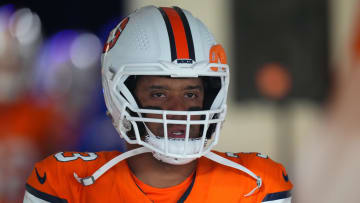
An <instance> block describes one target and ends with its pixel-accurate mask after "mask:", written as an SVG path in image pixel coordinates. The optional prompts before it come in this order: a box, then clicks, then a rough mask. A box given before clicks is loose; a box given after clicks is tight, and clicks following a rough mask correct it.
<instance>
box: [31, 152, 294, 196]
mask: <svg viewBox="0 0 360 203" xmlns="http://www.w3.org/2000/svg"><path fill="white" fill-rule="evenodd" d="M215 153H217V154H219V155H220V156H222V157H225V158H227V159H229V160H232V161H234V162H236V163H239V164H241V165H243V166H244V167H246V168H248V169H249V170H251V171H252V172H254V173H255V174H256V175H257V176H260V177H261V178H262V181H263V184H262V187H261V188H260V189H259V190H258V191H256V192H255V193H254V194H252V195H251V196H248V197H245V196H244V195H246V194H247V193H249V192H250V191H251V190H252V189H253V188H255V187H256V181H255V180H254V179H253V178H252V177H250V176H249V175H248V174H246V173H244V172H242V171H239V170H237V169H234V168H230V167H228V166H224V165H221V164H218V163H216V162H213V161H211V160H209V159H207V158H205V157H201V158H199V160H198V166H197V169H196V172H195V176H194V179H193V181H192V183H191V187H189V188H188V189H187V191H186V192H185V193H188V194H184V195H183V196H182V200H184V202H243V203H247V202H252V203H253V202H267V201H269V202H271V203H273V202H274V203H275V202H276V203H278V202H279V203H280V202H290V199H291V197H290V190H291V189H292V184H291V182H290V181H289V180H288V177H287V174H286V171H285V169H284V168H283V166H282V165H281V164H278V163H276V162H274V161H272V160H271V159H269V158H267V157H263V156H259V154H258V153H236V154H233V153H229V154H227V153H219V152H215ZM119 154H120V152H116V151H112V152H97V153H73V152H65V153H62V152H60V153H57V154H55V155H53V156H50V157H48V158H47V159H45V160H43V161H41V162H39V163H37V164H36V165H35V168H34V170H33V172H32V173H31V175H30V177H29V179H28V181H27V184H26V190H27V194H26V195H25V199H27V198H29V197H31V198H35V199H42V200H45V201H48V202H69V203H70V202H71V203H72V202H84V203H85V202H86V203H92V202H151V201H150V199H149V198H148V197H147V196H146V195H145V194H144V193H143V192H142V191H141V189H140V188H139V187H138V185H137V184H136V182H135V180H134V178H133V177H132V172H131V171H130V169H129V167H128V165H127V162H126V161H121V162H120V163H118V164H117V165H115V166H114V167H112V168H111V169H110V170H109V171H107V172H106V173H104V174H103V175H102V176H101V177H100V178H99V179H97V180H96V182H95V183H94V184H92V185H89V186H83V185H82V184H80V183H79V182H78V181H77V180H76V179H75V178H74V172H76V173H77V174H78V175H79V177H87V176H90V175H92V173H93V172H94V171H96V170H97V169H98V168H100V167H101V166H102V165H104V164H105V163H106V162H108V161H109V160H111V159H112V158H114V157H116V156H117V155H119ZM165 189H167V188H165ZM178 202H179V201H178ZM180 202H181V201H180Z"/></svg>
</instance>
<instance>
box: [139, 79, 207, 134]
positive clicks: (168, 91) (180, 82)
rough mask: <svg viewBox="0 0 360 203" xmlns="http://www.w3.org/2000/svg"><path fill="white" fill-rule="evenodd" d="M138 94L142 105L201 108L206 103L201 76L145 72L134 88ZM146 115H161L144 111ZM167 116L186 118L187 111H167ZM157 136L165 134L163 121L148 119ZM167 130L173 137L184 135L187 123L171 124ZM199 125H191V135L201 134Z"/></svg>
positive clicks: (188, 108) (178, 118) (197, 118)
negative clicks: (169, 112)
mask: <svg viewBox="0 0 360 203" xmlns="http://www.w3.org/2000/svg"><path fill="white" fill-rule="evenodd" d="M135 94H136V97H137V98H138V100H139V103H140V105H141V106H142V108H146V109H158V110H173V111H198V110H202V108H203V103H204V86H203V82H202V80H201V79H200V78H181V79H179V78H176V79H174V78H168V77H161V76H142V77H141V78H140V79H139V81H138V82H137V85H136V89H135ZM144 117H147V118H162V115H158V114H145V115H144ZM167 119H172V120H186V116H184V115H167ZM191 120H200V116H191ZM146 125H147V127H148V128H149V130H151V132H152V133H154V134H155V135H156V136H159V137H163V136H164V128H163V124H162V123H150V122H147V123H146ZM167 134H168V137H170V138H184V137H185V135H186V125H179V124H168V125H167ZM199 135H200V125H191V126H190V132H189V136H190V137H192V138H195V137H199Z"/></svg>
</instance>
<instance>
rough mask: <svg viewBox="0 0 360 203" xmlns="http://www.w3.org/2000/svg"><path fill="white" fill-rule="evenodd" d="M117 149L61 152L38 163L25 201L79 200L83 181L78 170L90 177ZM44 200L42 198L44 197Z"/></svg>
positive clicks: (32, 173)
mask: <svg viewBox="0 0 360 203" xmlns="http://www.w3.org/2000/svg"><path fill="white" fill-rule="evenodd" d="M115 155H116V152H114V153H112V152H108V153H102V152H98V153H93V152H85V153H79V152H59V153H57V154H54V155H51V156H49V157H47V158H46V159H44V160H43V161H41V162H38V163H36V164H35V167H34V169H33V171H32V172H31V174H30V176H29V178H28V180H27V182H26V185H25V187H26V193H25V197H24V202H42V201H45V202H79V201H80V200H79V198H80V197H79V195H77V194H79V191H80V190H81V187H82V185H81V184H80V183H79V182H77V180H76V179H75V178H74V173H76V174H77V175H79V176H80V177H87V176H89V175H91V174H92V173H93V172H94V171H96V170H97V169H98V168H99V167H100V166H101V165H102V164H104V163H105V162H106V161H107V160H109V159H110V158H111V157H114V156H115ZM40 200H41V201H40Z"/></svg>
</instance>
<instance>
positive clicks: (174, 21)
mask: <svg viewBox="0 0 360 203" xmlns="http://www.w3.org/2000/svg"><path fill="white" fill-rule="evenodd" d="M159 11H160V12H161V14H162V16H163V18H164V21H165V24H166V28H167V31H168V34H169V41H170V49H171V61H174V60H176V59H192V60H194V61H195V51H194V43H193V38H192V35H191V30H190V26H189V22H188V20H187V18H186V16H185V14H184V12H183V11H182V10H181V8H179V7H173V8H168V7H160V8H159Z"/></svg>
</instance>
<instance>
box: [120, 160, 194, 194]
mask: <svg viewBox="0 0 360 203" xmlns="http://www.w3.org/2000/svg"><path fill="white" fill-rule="evenodd" d="M127 163H128V165H129V168H130V170H131V171H132V172H133V173H134V174H135V176H136V177H137V178H138V179H140V180H141V181H142V182H144V183H145V184H147V185H150V186H153V187H157V188H165V187H171V186H174V185H177V184H180V183H181V182H183V181H184V180H185V179H186V178H187V177H189V176H190V175H191V174H192V173H193V172H194V170H195V169H196V165H197V161H196V160H195V161H192V162H190V163H188V164H184V165H171V164H167V163H164V162H161V161H159V160H157V159H155V158H154V157H153V155H152V154H151V153H145V154H140V155H137V156H134V157H130V158H129V159H127Z"/></svg>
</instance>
